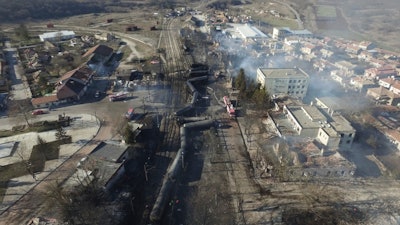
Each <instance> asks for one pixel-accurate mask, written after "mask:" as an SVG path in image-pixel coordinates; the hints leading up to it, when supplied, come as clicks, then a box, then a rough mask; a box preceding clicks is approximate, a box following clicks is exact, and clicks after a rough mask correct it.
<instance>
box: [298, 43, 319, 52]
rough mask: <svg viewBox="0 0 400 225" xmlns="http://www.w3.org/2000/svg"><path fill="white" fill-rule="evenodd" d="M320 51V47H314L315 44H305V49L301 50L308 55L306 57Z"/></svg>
mask: <svg viewBox="0 0 400 225" xmlns="http://www.w3.org/2000/svg"><path fill="white" fill-rule="evenodd" d="M318 49H319V47H317V46H315V45H313V44H310V43H305V44H304V45H303V47H302V48H301V52H302V53H303V54H306V55H311V54H312V53H314V52H315V51H317V50H318Z"/></svg>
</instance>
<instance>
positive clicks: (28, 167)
mask: <svg viewBox="0 0 400 225" xmlns="http://www.w3.org/2000/svg"><path fill="white" fill-rule="evenodd" d="M16 153H17V155H18V157H19V158H20V159H21V161H22V165H23V166H24V168H25V171H26V172H27V173H28V174H29V175H31V176H32V178H33V179H34V180H35V181H37V179H36V175H35V173H34V170H33V165H32V162H31V161H30V160H29V156H28V149H27V147H26V145H25V144H24V143H20V144H19V146H18V150H17V151H16Z"/></svg>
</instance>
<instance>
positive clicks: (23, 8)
mask: <svg viewBox="0 0 400 225" xmlns="http://www.w3.org/2000/svg"><path fill="white" fill-rule="evenodd" d="M135 2H136V1H129V2H127V1H124V2H123V3H121V2H120V1H119V0H29V1H27V0H0V6H1V7H0V21H2V22H21V21H27V20H40V19H56V18H63V17H68V16H74V15H79V14H87V13H102V12H113V11H115V10H117V11H118V10H119V9H121V7H128V8H129V7H134V6H135V5H136V3H135ZM125 9H126V8H125Z"/></svg>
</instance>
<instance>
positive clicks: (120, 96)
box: [108, 92, 128, 102]
mask: <svg viewBox="0 0 400 225" xmlns="http://www.w3.org/2000/svg"><path fill="white" fill-rule="evenodd" d="M127 97H128V93H126V92H118V93H116V94H112V95H110V96H109V97H108V98H109V100H110V102H115V101H123V100H125V99H126V98H127Z"/></svg>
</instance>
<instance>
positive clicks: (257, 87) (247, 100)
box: [233, 69, 271, 110]
mask: <svg viewBox="0 0 400 225" xmlns="http://www.w3.org/2000/svg"><path fill="white" fill-rule="evenodd" d="M233 87H234V88H235V89H236V90H238V91H239V100H240V102H241V105H253V106H254V107H252V108H255V109H261V110H262V109H264V110H268V109H270V108H271V98H270V96H269V93H268V92H267V91H266V90H265V87H261V84H260V83H256V82H255V81H254V79H252V78H250V77H248V76H247V75H246V73H245V71H244V69H240V70H239V73H238V75H237V76H236V78H235V79H234V82H233Z"/></svg>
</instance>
